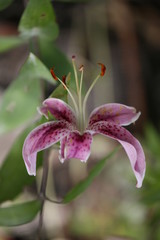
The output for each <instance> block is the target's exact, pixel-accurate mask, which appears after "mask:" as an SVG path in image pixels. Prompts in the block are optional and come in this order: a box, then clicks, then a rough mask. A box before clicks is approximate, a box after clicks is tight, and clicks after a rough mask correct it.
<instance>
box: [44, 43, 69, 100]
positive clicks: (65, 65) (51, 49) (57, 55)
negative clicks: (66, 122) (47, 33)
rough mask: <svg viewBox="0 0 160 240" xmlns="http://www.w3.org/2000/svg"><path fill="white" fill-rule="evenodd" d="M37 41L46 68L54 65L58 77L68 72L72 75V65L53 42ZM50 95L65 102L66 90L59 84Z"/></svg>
mask: <svg viewBox="0 0 160 240" xmlns="http://www.w3.org/2000/svg"><path fill="white" fill-rule="evenodd" d="M39 43H40V44H39V46H40V52H41V57H42V60H43V62H44V63H45V65H46V66H47V67H48V68H51V67H53V66H54V69H55V74H56V76H58V77H59V78H60V79H62V76H63V75H68V73H71V75H72V76H73V67H72V66H71V64H70V62H69V61H68V59H67V57H66V56H65V55H64V54H63V53H62V52H61V51H60V50H59V49H58V48H57V47H56V46H55V45H53V43H51V42H46V41H42V40H41V41H40V42H39ZM71 80H72V79H71ZM69 85H71V81H69ZM51 97H55V98H60V99H61V100H63V101H65V102H67V91H66V89H64V87H63V86H62V84H60V85H59V86H58V87H57V88H56V89H55V90H54V91H53V93H52V94H51Z"/></svg>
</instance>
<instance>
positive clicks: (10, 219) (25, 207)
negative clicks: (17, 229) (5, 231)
mask: <svg viewBox="0 0 160 240" xmlns="http://www.w3.org/2000/svg"><path fill="white" fill-rule="evenodd" d="M40 208H41V203H40V201H38V200H34V201H30V202H25V203H21V204H15V205H13V206H10V207H5V208H0V226H8V227H12V226H18V225H22V224H25V223H28V222H31V221H32V220H33V219H34V218H35V216H36V215H37V213H38V212H39V211H40Z"/></svg>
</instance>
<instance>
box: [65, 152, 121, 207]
mask: <svg viewBox="0 0 160 240" xmlns="http://www.w3.org/2000/svg"><path fill="white" fill-rule="evenodd" d="M118 149H119V147H118V148H116V149H115V150H113V151H112V152H111V153H110V154H109V155H107V156H106V157H105V158H103V159H102V160H100V161H99V162H98V163H97V164H96V165H95V166H94V167H93V168H92V170H91V171H90V172H89V175H88V176H87V177H86V178H85V179H84V180H82V181H81V182H80V183H78V184H77V185H76V186H75V187H73V189H72V190H71V191H69V192H68V193H67V194H66V196H65V197H64V198H63V201H62V203H69V202H70V201H72V200H73V199H75V198H76V197H78V196H79V195H80V194H81V193H82V192H84V191H85V190H86V189H87V188H88V186H89V185H90V184H91V183H92V182H93V180H94V179H95V177H97V176H98V175H99V174H100V173H101V172H102V170H103V168H104V166H105V164H106V161H107V160H108V159H109V158H111V157H112V156H113V155H114V154H115V153H116V152H117V150H118Z"/></svg>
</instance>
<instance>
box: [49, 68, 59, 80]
mask: <svg viewBox="0 0 160 240" xmlns="http://www.w3.org/2000/svg"><path fill="white" fill-rule="evenodd" d="M50 73H51V74H52V77H53V78H54V80H56V81H57V80H58V78H57V76H56V74H55V73H54V68H53V67H52V68H51V69H50Z"/></svg>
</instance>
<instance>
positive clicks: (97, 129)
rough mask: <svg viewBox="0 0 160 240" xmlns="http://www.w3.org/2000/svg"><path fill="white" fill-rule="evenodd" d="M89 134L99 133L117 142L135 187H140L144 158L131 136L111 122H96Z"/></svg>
mask: <svg viewBox="0 0 160 240" xmlns="http://www.w3.org/2000/svg"><path fill="white" fill-rule="evenodd" d="M90 131H91V134H96V133H100V134H103V135H105V136H108V137H110V138H113V139H116V140H118V141H119V142H120V143H121V144H122V146H123V148H124V150H125V151H126V153H127V155H128V157H129V159H130V163H131V166H132V169H133V172H134V174H135V177H136V179H137V185H136V186H137V187H138V188H140V187H141V186H142V182H143V178H144V175H145V168H146V164H145V156H144V152H143V149H142V146H141V144H140V143H139V141H138V140H137V139H136V138H135V137H133V136H132V134H131V133H130V132H128V131H127V130H126V129H125V128H123V127H121V126H119V125H116V124H114V123H112V122H110V123H109V122H105V121H101V122H97V123H95V124H93V125H92V126H91V127H90Z"/></svg>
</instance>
